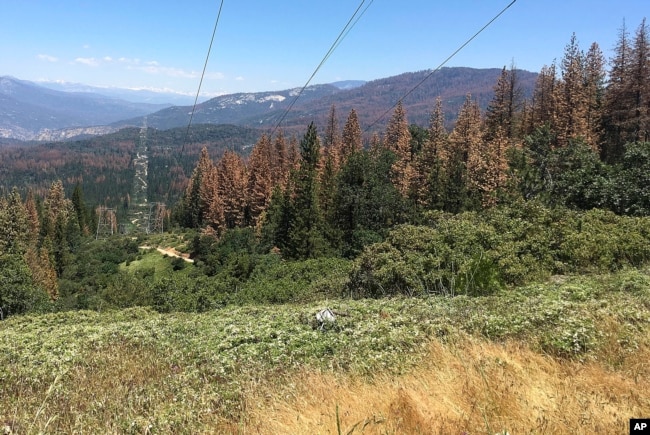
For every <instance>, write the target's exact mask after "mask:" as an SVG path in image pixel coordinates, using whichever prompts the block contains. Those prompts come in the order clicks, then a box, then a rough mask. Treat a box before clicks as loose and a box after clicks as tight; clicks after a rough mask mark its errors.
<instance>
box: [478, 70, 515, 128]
mask: <svg viewBox="0 0 650 435" xmlns="http://www.w3.org/2000/svg"><path fill="white" fill-rule="evenodd" d="M521 100H522V91H521V88H520V87H519V83H518V80H517V72H516V70H515V68H514V66H511V67H510V70H506V68H505V67H503V69H502V70H501V75H500V76H499V79H498V80H497V83H496V85H495V86H494V97H493V98H492V101H491V102H490V104H489V105H488V108H487V111H486V114H485V135H486V139H488V140H491V139H492V138H493V137H494V136H495V135H496V133H497V130H501V132H500V134H505V135H506V137H507V138H508V139H511V138H514V137H515V136H516V134H517V115H518V112H519V109H520V107H521V104H522V101H521Z"/></svg>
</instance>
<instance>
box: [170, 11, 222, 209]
mask: <svg viewBox="0 0 650 435" xmlns="http://www.w3.org/2000/svg"><path fill="white" fill-rule="evenodd" d="M223 1H224V0H221V4H220V5H219V12H218V13H217V19H216V20H215V22H214V29H213V30H212V37H211V38H210V45H209V47H208V53H207V54H206V56H205V63H204V64H203V71H202V72H201V80H199V87H198V89H197V90H196V97H195V98H194V105H193V106H192V112H190V120H189V122H188V123H187V130H185V136H184V137H183V142H182V145H181V152H180V153H179V154H178V159H176V162H177V163H178V166H179V167H180V168H181V171H182V173H183V174H184V173H185V171H184V170H183V164H182V163H181V159H182V158H183V153H184V152H185V144H186V143H187V140H188V138H189V136H190V127H191V126H192V119H194V111H195V110H196V105H197V102H198V101H199V95H200V94H201V86H202V85H203V78H204V77H205V71H206V69H207V68H208V60H210V52H211V51H212V45H213V43H214V36H215V35H216V33H217V27H218V26H219V19H220V18H221V10H222V9H223ZM172 184H173V183H171V182H170V183H169V187H168V188H167V198H168V199H169V198H170V197H171V191H172Z"/></svg>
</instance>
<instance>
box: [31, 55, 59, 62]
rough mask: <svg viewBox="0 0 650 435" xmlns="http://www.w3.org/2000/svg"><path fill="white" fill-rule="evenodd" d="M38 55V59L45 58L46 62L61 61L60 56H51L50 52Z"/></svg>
mask: <svg viewBox="0 0 650 435" xmlns="http://www.w3.org/2000/svg"><path fill="white" fill-rule="evenodd" d="M36 57H37V58H38V59H40V60H44V61H45V62H52V63H54V62H58V61H59V58H58V57H54V56H50V55H49V54H39V55H38V56H36Z"/></svg>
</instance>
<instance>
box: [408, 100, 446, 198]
mask: <svg viewBox="0 0 650 435" xmlns="http://www.w3.org/2000/svg"><path fill="white" fill-rule="evenodd" d="M444 122H445V119H444V113H443V111H442V100H441V99H440V97H438V98H437V99H436V107H435V109H434V111H433V112H432V113H431V117H430V120H429V131H428V137H427V140H426V141H425V142H424V144H423V145H422V149H421V150H420V152H419V153H418V154H417V155H416V157H415V160H414V162H413V168H414V171H413V175H412V177H411V180H410V181H409V183H410V189H409V191H410V196H411V199H412V200H413V201H414V203H415V205H416V206H417V207H419V208H421V209H430V208H437V207H440V187H441V176H442V174H441V169H442V167H441V160H440V158H439V156H438V152H439V150H440V149H444V148H446V141H447V136H448V135H447V130H446V129H445V125H444Z"/></svg>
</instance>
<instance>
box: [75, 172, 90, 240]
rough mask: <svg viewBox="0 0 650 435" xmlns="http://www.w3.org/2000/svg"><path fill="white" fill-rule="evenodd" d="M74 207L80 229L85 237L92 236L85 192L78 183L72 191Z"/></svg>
mask: <svg viewBox="0 0 650 435" xmlns="http://www.w3.org/2000/svg"><path fill="white" fill-rule="evenodd" d="M71 200H72V207H73V208H74V212H75V215H76V217H77V225H79V229H80V230H81V232H82V233H83V234H85V235H88V234H90V228H89V227H88V224H89V219H88V208H87V207H86V203H85V202H84V198H83V191H82V190H81V185H80V184H79V183H77V184H76V185H75V187H74V190H73V191H72V197H71Z"/></svg>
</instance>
